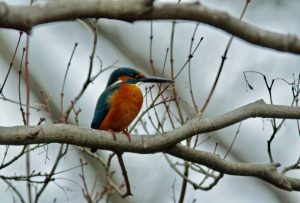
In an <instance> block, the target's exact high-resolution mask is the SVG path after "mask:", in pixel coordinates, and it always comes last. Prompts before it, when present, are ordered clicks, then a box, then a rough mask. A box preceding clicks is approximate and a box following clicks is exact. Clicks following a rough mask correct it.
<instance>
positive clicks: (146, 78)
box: [140, 77, 174, 83]
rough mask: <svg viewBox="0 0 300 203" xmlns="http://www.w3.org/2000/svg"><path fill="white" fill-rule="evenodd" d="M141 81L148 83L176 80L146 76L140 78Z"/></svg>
mask: <svg viewBox="0 0 300 203" xmlns="http://www.w3.org/2000/svg"><path fill="white" fill-rule="evenodd" d="M140 82H147V83H173V82H174V80H170V79H167V78H161V77H145V78H142V79H140Z"/></svg>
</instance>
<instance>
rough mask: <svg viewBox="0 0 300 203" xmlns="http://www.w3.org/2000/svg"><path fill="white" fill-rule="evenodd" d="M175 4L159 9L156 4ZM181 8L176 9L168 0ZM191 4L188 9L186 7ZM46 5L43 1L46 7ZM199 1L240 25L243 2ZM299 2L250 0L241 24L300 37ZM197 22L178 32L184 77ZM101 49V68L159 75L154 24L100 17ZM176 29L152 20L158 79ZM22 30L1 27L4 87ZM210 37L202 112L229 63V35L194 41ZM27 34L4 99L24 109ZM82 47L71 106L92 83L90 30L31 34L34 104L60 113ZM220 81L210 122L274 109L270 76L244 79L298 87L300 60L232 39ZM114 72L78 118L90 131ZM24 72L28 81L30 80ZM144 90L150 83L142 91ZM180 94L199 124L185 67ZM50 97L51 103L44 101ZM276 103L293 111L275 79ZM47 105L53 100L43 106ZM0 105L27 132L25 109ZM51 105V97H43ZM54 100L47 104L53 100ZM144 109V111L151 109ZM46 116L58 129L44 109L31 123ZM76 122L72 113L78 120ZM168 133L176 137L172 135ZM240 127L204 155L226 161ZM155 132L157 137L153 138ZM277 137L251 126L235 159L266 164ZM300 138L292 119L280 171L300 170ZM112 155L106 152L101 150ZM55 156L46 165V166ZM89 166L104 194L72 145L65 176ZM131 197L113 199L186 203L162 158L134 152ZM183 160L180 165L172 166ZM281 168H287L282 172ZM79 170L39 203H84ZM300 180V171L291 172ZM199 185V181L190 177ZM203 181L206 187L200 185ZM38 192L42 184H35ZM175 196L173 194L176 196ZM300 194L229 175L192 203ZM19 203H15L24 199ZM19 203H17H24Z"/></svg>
mask: <svg viewBox="0 0 300 203" xmlns="http://www.w3.org/2000/svg"><path fill="white" fill-rule="evenodd" d="M6 2H7V3H8V4H10V5H28V4H29V2H24V1H23V0H19V1H17V0H16V1H15V0H7V1H6ZM161 2H167V1H159V0H158V1H155V3H156V4H159V3H161ZM168 2H177V1H168ZM182 2H187V1H182ZM42 3H43V1H35V4H42ZM201 3H202V4H204V5H206V6H208V7H211V8H215V9H219V10H223V11H226V12H228V13H229V14H230V15H232V16H235V17H239V15H240V13H241V11H242V10H243V7H244V4H245V1H244V0H231V1H222V0H201ZM299 9H300V1H298V0H252V1H251V3H250V4H249V7H248V9H247V11H246V14H245V16H244V18H243V20H244V21H246V22H249V23H251V24H253V25H256V26H258V27H261V28H264V29H267V30H271V31H275V32H280V33H292V34H296V35H298V36H300V27H299V19H300V12H299ZM195 25H196V23H195V22H187V21H177V23H176V28H175V33H174V68H175V72H177V71H179V70H180V68H181V67H182V65H183V64H184V63H185V61H186V60H187V57H188V55H189V46H190V42H191V37H192V35H193V32H194V28H195ZM97 26H98V43H97V46H96V56H99V58H101V61H102V67H103V68H105V67H109V66H111V65H113V66H116V67H120V66H128V67H134V68H136V69H139V70H140V71H141V72H144V73H146V74H149V75H151V74H152V72H151V66H150V63H149V52H150V33H151V32H150V22H143V21H141V22H134V23H126V22H121V21H117V20H107V19H100V20H99V21H98V24H97ZM171 30H172V21H157V22H156V21H154V22H153V41H152V46H153V47H152V49H153V51H152V55H153V56H152V57H153V62H154V66H155V68H156V70H157V72H158V73H159V72H161V70H162V67H163V64H164V61H165V55H166V49H167V48H168V47H169V46H170V37H171ZM18 37H19V31H16V30H8V29H0V83H1V84H2V83H3V81H4V77H5V75H6V73H7V70H8V68H9V64H10V62H11V59H12V56H13V53H14V50H15V47H16V44H17V41H18ZM201 37H203V38H204V39H203V41H202V43H201V44H200V46H199V48H198V50H197V51H196V52H195V55H194V57H193V59H192V61H191V64H192V66H191V71H192V80H191V81H192V86H193V94H194V96H195V100H196V103H197V105H198V106H199V107H200V108H201V107H202V106H203V104H204V102H205V100H206V98H207V95H208V93H209V91H210V89H211V86H212V84H213V81H214V79H215V77H216V74H217V71H218V68H219V66H220V63H221V56H222V55H223V53H224V50H225V47H226V44H227V42H228V40H229V38H230V35H229V34H228V33H226V32H224V31H222V30H219V29H216V28H214V27H211V26H208V25H205V24H201V23H200V25H199V27H198V30H197V32H196V35H195V44H196V43H197V42H198V40H199V39H200V38H201ZM25 39H26V36H25V34H24V35H23V36H22V39H21V42H20V48H19V50H18V52H17V55H16V59H15V61H14V65H13V69H12V71H11V73H10V75H9V78H8V80H7V84H6V86H5V88H4V91H3V94H4V96H5V97H6V98H8V99H12V100H15V101H18V68H19V64H20V61H21V54H22V48H23V47H24V46H25ZM75 42H78V47H77V49H76V51H75V53H74V57H73V59H72V62H71V67H70V70H69V73H68V76H67V80H66V86H65V92H64V93H65V94H64V105H65V106H68V105H69V103H70V101H71V100H72V99H73V98H74V97H75V96H76V95H77V94H78V92H79V90H80V89H81V87H82V85H83V83H84V81H85V80H86V75H87V71H88V66H89V56H90V54H91V51H92V47H93V36H92V33H91V32H90V31H89V29H88V28H87V26H86V25H84V24H83V23H82V22H79V21H68V22H55V23H49V24H43V25H39V26H37V27H35V28H34V29H33V31H32V33H31V36H30V47H29V49H30V52H29V67H30V84H31V94H30V95H31V98H30V102H31V105H33V106H34V107H37V108H40V107H41V104H43V102H44V101H45V100H47V101H49V105H50V106H51V111H52V113H53V114H57V113H58V112H59V109H60V93H61V88H62V83H63V79H64V75H65V71H66V67H67V64H68V61H69V58H70V55H71V52H72V50H73V47H74V44H75ZM227 57H228V58H227V60H226V61H225V65H224V68H223V72H222V75H221V77H220V80H219V83H218V85H217V88H216V91H215V92H214V94H213V97H212V100H211V102H210V103H209V105H208V107H207V110H206V111H205V114H204V116H205V117H213V116H216V115H219V114H222V113H224V112H227V111H230V110H233V109H234V108H237V107H240V106H242V105H245V104H248V103H250V102H254V101H256V100H259V99H264V100H265V102H266V103H270V99H269V95H268V91H267V88H266V85H265V83H264V80H263V78H262V77H261V76H260V75H258V74H248V75H247V79H248V81H249V83H250V84H251V85H252V86H253V90H250V89H249V88H247V85H246V82H245V78H244V75H243V71H259V72H261V73H263V74H265V75H266V76H267V79H268V81H269V82H271V80H272V79H274V78H283V79H285V80H287V81H289V82H292V81H293V80H294V79H293V78H294V77H295V78H298V75H299V67H300V58H299V56H297V55H295V54H290V53H283V52H278V51H274V50H271V49H266V48H262V47H258V46H255V45H252V44H249V43H247V42H245V41H242V40H240V39H238V38H234V40H233V43H232V45H231V47H230V50H229V52H228V55H227ZM169 61H170V59H169V58H167V63H166V75H165V76H166V77H169V72H170V71H169V70H170V62H169ZM99 68H100V63H99V61H98V59H97V58H95V59H94V70H93V74H96V73H97V72H98V71H99ZM111 71H112V70H111V69H110V70H107V71H106V72H104V73H103V74H101V75H100V76H99V77H98V78H97V79H96V80H95V81H94V82H93V84H91V85H90V86H89V87H88V89H87V90H86V92H85V94H84V95H83V96H82V98H81V99H80V101H79V102H78V103H77V104H76V106H75V107H76V109H78V108H80V109H81V110H82V111H81V112H80V114H79V117H78V118H79V125H80V126H84V127H89V126H90V122H91V120H92V117H93V111H94V107H95V104H96V102H97V98H98V96H99V95H100V93H101V92H102V91H103V90H104V88H105V85H106V82H107V78H108V76H109V74H110V72H111ZM22 74H23V73H22ZM24 84H25V83H24V80H22V86H21V88H22V91H21V93H22V98H23V101H25V85H24ZM145 87H146V86H145V85H143V86H142V89H143V90H144V88H145ZM176 90H177V93H178V96H179V97H180V98H181V101H182V106H183V109H184V111H185V115H186V117H189V118H192V117H193V116H194V114H193V113H190V109H191V108H192V101H191V95H190V93H189V79H188V71H187V69H185V70H184V71H183V72H182V73H181V75H180V76H179V77H178V78H177V79H176ZM41 91H43V95H41ZM272 93H273V103H274V104H282V105H290V104H291V101H292V99H293V95H292V91H291V87H290V86H289V85H287V84H286V83H285V82H282V81H281V80H276V82H275V84H274V87H273V89H272ZM45 97H46V99H45ZM1 98H2V99H1V100H0V112H1V113H0V125H1V126H16V125H23V122H22V117H21V113H20V110H19V106H18V105H16V104H14V103H12V102H9V101H6V100H4V99H3V95H2V96H1ZM43 98H44V99H43ZM48 99H49V100H48ZM144 108H145V104H144ZM41 117H45V118H46V121H45V123H46V124H50V123H53V122H54V121H53V120H52V119H51V116H49V115H48V114H47V113H46V112H45V111H44V110H40V111H37V110H35V109H31V110H30V124H31V125H36V124H37V123H38V121H39V120H40V118H41ZM70 120H71V122H74V123H75V119H74V114H71V116H70ZM169 129H171V128H170V127H169ZM237 129H238V124H236V125H233V126H231V127H228V128H225V129H222V130H219V131H217V132H213V133H209V134H207V135H203V136H201V138H200V139H202V140H204V139H205V138H206V137H208V136H210V137H211V139H209V140H208V141H206V142H205V143H204V144H201V145H200V147H199V149H201V150H206V151H210V152H213V151H214V147H215V144H216V143H218V148H217V152H216V153H218V154H221V155H222V156H224V154H225V153H226V150H227V149H228V148H229V146H230V144H231V143H232V141H233V138H234V136H235V133H236V131H237ZM136 130H137V132H138V133H139V134H145V132H144V131H143V129H142V127H141V126H140V125H138V126H137V128H136ZM152 133H153V132H152ZM271 134H272V126H271V123H270V121H269V120H263V119H259V118H257V119H248V120H246V121H243V122H242V125H241V127H240V132H239V134H238V136H237V138H236V140H235V143H234V145H233V147H232V150H231V152H230V154H229V156H228V160H232V161H237V162H247V163H253V162H254V163H268V162H269V158H268V153H267V140H268V139H269V138H270V135H271ZM299 141H300V140H299V133H298V130H297V125H296V122H295V121H287V122H285V124H284V125H283V127H282V129H281V130H280V132H279V133H278V134H277V135H276V138H275V140H274V142H273V146H272V149H273V156H274V159H275V161H278V162H280V163H281V164H282V166H287V165H290V164H293V163H295V162H296V161H297V159H298V156H299V154H300V145H299V143H300V142H299ZM5 148H6V147H5V146H1V147H0V160H1V159H2V155H3V153H4V151H5ZM21 148H22V147H10V148H9V150H8V155H7V158H9V157H13V156H14V155H15V154H16V153H17V152H18V151H20V149H21ZM58 148H59V146H58V145H56V144H51V145H49V146H48V150H47V151H48V154H46V152H45V149H44V148H39V149H38V150H36V151H34V153H32V157H31V160H32V161H31V164H32V170H36V171H49V169H50V168H51V166H52V164H53V161H54V160H55V156H56V153H57V150H58ZM98 153H100V154H102V155H103V156H106V155H107V153H105V152H102V151H100V152H98ZM47 157H48V158H47ZM82 157H83V158H85V160H86V161H87V162H88V165H87V166H85V167H84V169H85V175H86V178H87V182H88V184H89V185H90V186H91V187H92V184H93V182H94V179H95V177H96V176H97V177H98V181H97V190H99V191H101V190H102V189H103V183H104V179H105V177H104V175H103V174H104V169H103V167H102V166H101V165H100V164H99V163H97V162H95V161H94V160H92V159H90V158H89V157H87V156H85V155H84V154H82V153H81V152H79V151H78V150H76V148H75V147H73V146H71V147H70V148H69V151H68V153H67V155H66V156H65V157H64V159H63V160H62V161H61V162H60V165H59V167H58V169H57V171H63V170H67V169H70V168H72V167H76V166H78V165H79V164H80V162H79V159H80V158H82ZM124 160H125V164H126V167H127V171H128V175H129V179H130V183H131V188H132V192H133V197H128V198H126V199H121V198H120V197H118V195H112V196H111V197H110V199H109V200H110V202H136V203H137V202H145V203H150V202H173V199H174V194H175V198H176V200H178V197H179V193H180V190H181V182H182V181H181V178H180V177H179V176H178V175H177V174H176V173H175V172H174V171H173V170H172V169H171V167H170V165H169V164H168V163H167V162H166V160H165V158H164V156H163V155H162V153H157V154H149V155H139V154H131V153H126V154H125V155H124ZM172 160H176V159H172ZM113 168H114V169H115V170H116V171H117V173H116V175H115V180H116V181H117V182H119V183H121V182H122V176H121V174H120V171H119V165H118V163H117V162H116V161H114V162H113ZM280 169H282V167H281V168H280ZM0 174H1V175H22V174H25V158H21V159H19V160H18V161H17V162H15V163H14V164H13V165H11V166H9V167H6V168H4V169H2V170H1V171H0ZM79 174H80V168H79V167H77V168H75V169H72V170H69V171H67V172H64V173H61V174H57V176H56V181H55V183H50V184H49V186H48V187H47V188H46V191H45V193H44V194H43V195H42V197H41V199H40V202H68V201H69V202H85V200H84V197H83V195H82V187H83V186H82V185H83V184H82V180H81V178H80V176H79ZM289 175H292V176H293V177H296V178H297V177H299V172H297V171H295V172H293V173H289ZM191 179H193V180H194V181H195V182H197V180H198V179H199V175H197V174H192V176H191ZM199 180H201V179H199ZM14 184H15V185H16V187H17V188H18V189H19V191H20V192H21V193H22V194H23V195H24V196H25V197H26V186H25V184H24V183H23V182H14ZM0 185H1V187H0V194H1V199H2V200H1V201H3V202H13V199H14V198H13V194H12V192H11V191H10V190H9V189H8V186H7V184H6V183H5V182H3V181H2V180H0ZM37 187H39V186H37ZM173 191H174V192H173ZM299 198H300V195H299V193H298V192H286V191H282V190H279V189H277V188H275V187H273V186H271V185H269V184H266V183H264V182H263V181H261V180H258V179H256V178H251V177H238V176H229V175H225V177H224V178H222V179H221V181H220V182H219V183H218V184H217V186H215V187H214V188H213V189H211V190H210V191H201V190H194V189H193V187H192V186H191V185H188V188H187V193H186V198H185V202H220V201H222V202H233V203H234V202H249V203H250V202H251V203H252V202H272V203H275V202H291V203H293V202H298V201H299V200H298V199H299ZM16 199H17V198H16ZM16 201H17V202H18V200H16Z"/></svg>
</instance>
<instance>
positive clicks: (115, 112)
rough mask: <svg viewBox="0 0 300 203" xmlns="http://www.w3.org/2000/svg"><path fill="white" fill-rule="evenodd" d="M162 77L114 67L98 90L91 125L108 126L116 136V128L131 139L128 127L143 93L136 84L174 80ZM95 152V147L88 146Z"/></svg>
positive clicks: (104, 127)
mask: <svg viewBox="0 0 300 203" xmlns="http://www.w3.org/2000/svg"><path fill="white" fill-rule="evenodd" d="M173 82H174V81H173V80H170V79H166V78H162V77H148V76H145V75H144V74H143V73H141V72H139V71H137V70H135V69H133V68H128V67H122V68H118V69H116V70H114V71H113V72H112V73H111V74H110V76H109V79H108V82H107V85H106V88H105V90H104V91H103V92H102V94H100V96H99V98H98V101H97V104H96V108H95V112H94V117H93V120H92V123H91V128H93V129H98V130H107V131H110V132H111V133H112V136H113V137H114V139H116V132H123V134H124V135H126V136H127V137H128V139H129V140H130V139H131V138H130V134H129V133H128V131H127V128H128V126H129V125H130V123H131V122H132V121H133V120H134V119H135V117H136V116H137V115H138V113H139V111H140V110H141V107H142V104H143V94H142V91H141V90H140V88H139V87H138V85H139V84H141V83H173ZM91 151H92V152H95V151H96V149H91Z"/></svg>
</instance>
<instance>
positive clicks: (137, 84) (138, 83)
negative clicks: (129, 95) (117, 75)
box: [136, 82, 144, 86]
mask: <svg viewBox="0 0 300 203" xmlns="http://www.w3.org/2000/svg"><path fill="white" fill-rule="evenodd" d="M141 84H144V83H143V82H137V83H136V86H140V85H141Z"/></svg>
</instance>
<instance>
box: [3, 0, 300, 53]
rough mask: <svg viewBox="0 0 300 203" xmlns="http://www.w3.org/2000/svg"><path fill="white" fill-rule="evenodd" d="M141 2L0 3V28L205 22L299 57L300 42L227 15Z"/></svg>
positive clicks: (195, 5)
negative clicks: (81, 21) (82, 21)
mask: <svg viewBox="0 0 300 203" xmlns="http://www.w3.org/2000/svg"><path fill="white" fill-rule="evenodd" d="M146 2H148V1H141V0H127V1H119V0H97V1H95V0H90V1H80V0H75V1H72V3H70V1H67V0H61V1H50V2H48V3H44V4H43V5H34V6H10V5H7V4H6V3H3V2H2V3H0V27H1V28H12V29H18V30H23V31H26V32H30V31H31V29H32V28H33V27H34V26H36V25H40V24H44V23H49V22H57V21H65V20H73V19H76V18H108V19H117V20H123V21H129V22H133V21H141V20H171V19H181V20H189V21H196V22H202V23H205V24H208V25H211V26H214V27H216V28H219V29H222V30H224V31H226V32H228V33H230V34H232V35H234V36H236V37H239V38H241V39H243V40H245V41H248V42H250V43H253V44H256V45H259V46H263V47H268V48H272V49H276V50H278V51H283V52H291V53H297V54H299V53H300V39H299V37H297V36H296V35H292V34H280V33H276V32H272V31H268V30H264V29H261V28H258V27H256V26H254V25H251V24H249V23H246V22H241V21H239V19H238V18H235V17H232V16H230V15H229V14H228V13H226V12H223V11H219V10H215V9H211V8H208V7H206V6H204V5H202V4H199V3H197V2H196V3H182V4H175V3H173V4H170V3H169V4H166V3H165V4H160V3H157V4H155V5H152V4H151V3H146Z"/></svg>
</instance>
